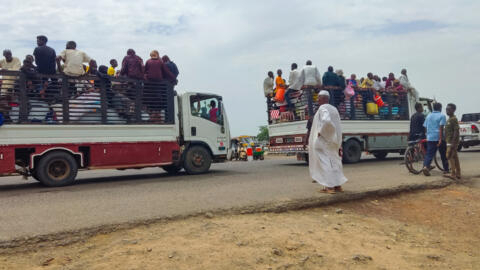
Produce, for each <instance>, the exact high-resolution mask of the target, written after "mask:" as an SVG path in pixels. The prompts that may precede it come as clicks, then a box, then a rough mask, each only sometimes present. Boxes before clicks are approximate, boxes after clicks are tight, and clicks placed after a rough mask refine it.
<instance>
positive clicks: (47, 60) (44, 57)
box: [33, 35, 57, 75]
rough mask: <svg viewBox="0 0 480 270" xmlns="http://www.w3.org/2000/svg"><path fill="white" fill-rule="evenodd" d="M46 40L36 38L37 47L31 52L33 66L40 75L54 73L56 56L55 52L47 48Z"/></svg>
mask: <svg viewBox="0 0 480 270" xmlns="http://www.w3.org/2000/svg"><path fill="white" fill-rule="evenodd" d="M47 42H48V38H47V37H46V36H42V35H40V36H37V45H38V46H37V47H36V48H35V50H34V51H33V56H35V64H37V71H38V73H40V74H47V75H52V74H55V73H56V70H55V59H56V58H57V55H56V53H55V50H54V49H52V48H50V47H49V46H47Z"/></svg>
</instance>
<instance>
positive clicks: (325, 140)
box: [308, 90, 347, 194]
mask: <svg viewBox="0 0 480 270" xmlns="http://www.w3.org/2000/svg"><path fill="white" fill-rule="evenodd" d="M329 99H330V94H329V93H328V91H325V90H322V91H320V93H319V94H318V104H319V105H320V107H319V108H318V110H317V112H316V113H315V116H314V118H313V121H312V126H311V134H310V136H309V141H308V161H309V170H310V176H311V177H312V178H313V179H314V180H315V181H317V183H319V184H321V185H323V186H324V188H323V189H322V190H321V191H322V192H325V193H328V194H335V193H336V192H343V189H342V185H343V184H344V183H345V182H347V178H346V177H345V175H344V174H343V165H342V158H341V147H342V128H341V125H340V114H339V113H338V110H337V109H336V108H335V107H334V106H332V105H330V104H329Z"/></svg>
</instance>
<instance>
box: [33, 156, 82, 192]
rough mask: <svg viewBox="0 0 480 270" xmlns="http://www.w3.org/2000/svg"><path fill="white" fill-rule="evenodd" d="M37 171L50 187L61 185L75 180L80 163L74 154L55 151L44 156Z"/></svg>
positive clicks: (43, 181) (44, 182) (41, 180)
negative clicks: (78, 163)
mask: <svg viewBox="0 0 480 270" xmlns="http://www.w3.org/2000/svg"><path fill="white" fill-rule="evenodd" d="M35 171H36V176H37V177H38V180H39V181H40V182H41V183H42V184H44V185H46V186H49V187H61V186H66V185H70V184H72V183H73V181H75V177H76V176H77V171H78V165H77V162H76V161H75V159H74V158H73V157H72V155H70V154H68V153H65V152H60V151H55V152H50V153H48V154H46V155H45V156H43V157H42V158H41V159H40V161H39V162H38V166H37V167H36V168H35Z"/></svg>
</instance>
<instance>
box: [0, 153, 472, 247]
mask: <svg viewBox="0 0 480 270" xmlns="http://www.w3.org/2000/svg"><path fill="white" fill-rule="evenodd" d="M460 161H461V165H462V169H463V174H464V176H466V177H467V178H468V177H470V178H472V177H480V166H479V164H480V162H479V161H480V150H478V148H476V149H471V150H469V151H467V152H461V153H460ZM344 170H345V175H346V176H347V178H348V179H349V182H348V183H347V184H346V185H345V186H344V188H345V190H346V192H348V191H367V190H375V189H379V188H388V187H394V186H399V185H402V184H411V183H421V182H426V181H431V180H433V179H440V178H441V175H440V172H438V171H437V172H435V173H434V174H433V175H432V176H431V177H429V178H427V177H424V176H422V175H418V176H414V175H411V174H409V173H408V172H407V170H406V168H405V166H404V165H403V159H402V158H401V157H400V156H396V157H395V156H394V157H391V158H387V160H384V161H377V160H375V159H364V160H362V161H361V162H360V163H357V164H352V165H345V166H344ZM319 189H320V186H319V185H318V184H315V183H312V180H311V178H310V177H309V174H308V167H307V166H306V165H305V164H303V163H300V162H297V161H296V160H295V159H293V158H279V157H274V158H269V159H268V160H264V161H252V162H228V163H225V164H215V165H213V166H212V170H211V173H209V174H205V175H200V176H189V175H185V174H182V173H181V174H180V175H177V176H169V175H167V174H166V173H164V172H163V171H162V170H161V169H156V168H150V169H144V170H126V171H116V170H103V171H86V172H80V173H79V180H78V181H77V182H76V184H75V185H73V186H68V187H61V188H46V187H43V186H41V185H40V184H39V183H37V182H35V181H34V180H28V181H25V180H22V179H21V178H20V177H4V178H0V205H1V207H2V210H1V211H0V241H2V240H9V239H13V238H18V237H24V236H35V235H42V234H50V233H56V232H62V231H67V230H76V229H82V228H87V227H93V226H98V225H104V224H117V223H124V222H131V221H137V220H143V219H152V218H161V217H166V216H175V215H186V214H191V213H197V212H199V211H211V210H216V209H228V208H232V207H242V206H250V205H255V204H259V203H266V202H278V201H288V200H292V199H303V198H311V197H315V196H332V195H326V194H321V193H319V192H318V190H319Z"/></svg>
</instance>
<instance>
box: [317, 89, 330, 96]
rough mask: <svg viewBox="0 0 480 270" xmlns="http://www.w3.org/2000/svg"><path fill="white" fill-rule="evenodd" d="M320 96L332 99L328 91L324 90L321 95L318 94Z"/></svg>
mask: <svg viewBox="0 0 480 270" xmlns="http://www.w3.org/2000/svg"><path fill="white" fill-rule="evenodd" d="M318 96H325V97H330V93H328V91H325V90H322V91H320V93H318Z"/></svg>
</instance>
